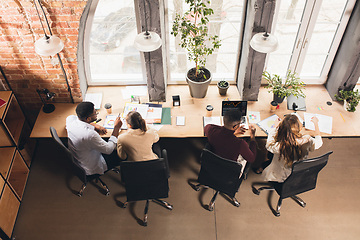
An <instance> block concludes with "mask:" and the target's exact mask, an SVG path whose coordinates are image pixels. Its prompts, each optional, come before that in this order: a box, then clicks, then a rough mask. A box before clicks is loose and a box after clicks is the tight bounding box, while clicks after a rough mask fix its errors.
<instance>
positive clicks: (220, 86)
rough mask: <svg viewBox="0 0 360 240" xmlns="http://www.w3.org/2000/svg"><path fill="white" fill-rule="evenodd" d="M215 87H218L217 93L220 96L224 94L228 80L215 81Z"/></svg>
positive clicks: (227, 86) (228, 85)
mask: <svg viewBox="0 0 360 240" xmlns="http://www.w3.org/2000/svg"><path fill="white" fill-rule="evenodd" d="M217 87H218V89H219V94H220V95H221V96H223V95H226V92H227V90H228V88H229V87H230V84H229V82H228V81H225V80H224V79H223V80H221V81H219V82H218V83H217Z"/></svg>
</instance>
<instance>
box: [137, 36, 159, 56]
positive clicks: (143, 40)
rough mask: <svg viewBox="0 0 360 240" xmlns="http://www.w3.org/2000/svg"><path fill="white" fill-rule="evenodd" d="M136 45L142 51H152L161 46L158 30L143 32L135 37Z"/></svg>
mask: <svg viewBox="0 0 360 240" xmlns="http://www.w3.org/2000/svg"><path fill="white" fill-rule="evenodd" d="M134 46H135V48H136V49H137V50H139V51H142V52H152V51H155V50H156V49H158V48H159V47H160V46H161V38H160V36H159V34H157V33H156V32H149V31H145V32H141V33H139V34H138V35H137V36H136V37H135V41H134Z"/></svg>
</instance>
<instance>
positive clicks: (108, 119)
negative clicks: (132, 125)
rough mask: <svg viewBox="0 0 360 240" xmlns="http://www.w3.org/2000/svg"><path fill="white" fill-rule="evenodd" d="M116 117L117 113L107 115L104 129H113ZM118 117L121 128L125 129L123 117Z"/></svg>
mask: <svg viewBox="0 0 360 240" xmlns="http://www.w3.org/2000/svg"><path fill="white" fill-rule="evenodd" d="M117 117H118V116H117V115H107V116H106V118H105V121H104V125H103V127H104V128H106V129H114V123H115V119H116V118H117ZM120 119H121V121H122V126H121V129H127V125H126V120H125V118H120Z"/></svg>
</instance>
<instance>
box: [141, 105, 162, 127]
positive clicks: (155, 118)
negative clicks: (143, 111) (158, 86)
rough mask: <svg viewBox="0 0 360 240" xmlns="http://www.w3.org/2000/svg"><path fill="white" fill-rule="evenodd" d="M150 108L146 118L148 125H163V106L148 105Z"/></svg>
mask: <svg viewBox="0 0 360 240" xmlns="http://www.w3.org/2000/svg"><path fill="white" fill-rule="evenodd" d="M147 105H148V106H149V108H148V111H147V116H146V119H145V120H146V123H148V124H150V123H161V116H162V105H161V104H152V103H147Z"/></svg>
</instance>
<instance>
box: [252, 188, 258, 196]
mask: <svg viewBox="0 0 360 240" xmlns="http://www.w3.org/2000/svg"><path fill="white" fill-rule="evenodd" d="M252 191H253V193H254V194H256V195H260V191H259V190H257V189H256V188H254V187H253V188H252Z"/></svg>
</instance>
